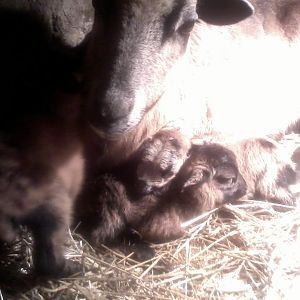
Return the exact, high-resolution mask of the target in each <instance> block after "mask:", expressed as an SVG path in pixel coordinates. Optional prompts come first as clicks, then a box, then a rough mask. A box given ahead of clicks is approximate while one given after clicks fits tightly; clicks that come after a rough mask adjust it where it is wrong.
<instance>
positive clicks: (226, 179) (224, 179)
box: [215, 176, 236, 185]
mask: <svg viewBox="0 0 300 300" xmlns="http://www.w3.org/2000/svg"><path fill="white" fill-rule="evenodd" d="M215 180H216V181H217V182H218V183H219V184H223V185H232V184H233V183H235V181H236V178H235V177H225V176H217V177H216V178H215Z"/></svg>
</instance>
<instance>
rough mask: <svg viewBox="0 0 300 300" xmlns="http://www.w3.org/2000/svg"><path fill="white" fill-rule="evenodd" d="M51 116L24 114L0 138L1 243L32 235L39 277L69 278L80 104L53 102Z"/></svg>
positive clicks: (65, 99) (79, 170)
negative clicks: (67, 245) (22, 233)
mask: <svg viewBox="0 0 300 300" xmlns="http://www.w3.org/2000/svg"><path fill="white" fill-rule="evenodd" d="M57 101H58V102H57V103H59V105H58V107H59V109H57V110H56V111H55V112H53V111H52V112H48V113H47V114H46V115H40V116H36V115H29V114H26V115H25V116H24V118H23V119H21V120H17V121H15V122H16V124H15V125H16V126H14V127H10V128H9V130H8V129H7V128H6V129H4V128H1V131H0V132H1V133H0V138H1V141H0V173H1V176H0V239H1V240H2V241H6V242H11V241H13V240H14V238H15V237H16V234H17V229H18V226H19V225H25V226H27V227H28V228H29V229H30V230H31V231H32V234H33V238H34V252H33V261H34V267H35V271H36V272H37V273H38V274H39V275H45V276H61V275H63V274H70V272H74V270H72V267H71V266H72V263H69V262H67V261H66V260H65V258H64V254H63V253H64V249H63V245H64V242H65V239H66V235H67V230H68V227H69V226H70V223H71V218H72V208H73V202H74V200H75V197H76V196H77V194H78V193H79V190H80V188H81V182H82V180H83V166H84V163H83V158H82V145H81V142H80V138H79V128H78V121H79V119H78V111H79V103H80V100H79V99H78V98H73V96H71V97H70V96H69V95H66V94H61V95H58V96H57Z"/></svg>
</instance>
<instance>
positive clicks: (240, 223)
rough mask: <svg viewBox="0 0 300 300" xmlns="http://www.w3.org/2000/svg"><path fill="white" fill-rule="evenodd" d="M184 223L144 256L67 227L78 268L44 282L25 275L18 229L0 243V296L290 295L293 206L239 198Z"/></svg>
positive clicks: (293, 294)
mask: <svg viewBox="0 0 300 300" xmlns="http://www.w3.org/2000/svg"><path fill="white" fill-rule="evenodd" d="M288 142H289V141H287V143H288ZM299 171H300V169H299ZM299 174H300V172H299ZM299 177H300V176H299ZM298 191H299V189H298V186H295V193H296V192H298ZM299 198H300V197H299ZM299 201H300V199H299ZM186 229H187V235H186V237H185V238H182V239H181V240H178V241H175V242H172V243H167V244H162V245H156V246H154V248H155V251H156V256H155V257H154V258H153V259H152V260H150V261H148V262H145V263H138V262H136V261H134V260H133V259H132V258H131V255H128V256H124V254H123V253H122V252H120V251H119V250H118V249H111V248H107V247H105V246H103V247H102V248H101V249H97V251H95V250H94V249H92V247H90V246H89V245H88V243H87V242H85V241H84V240H82V239H81V237H80V236H78V235H76V234H75V233H70V238H69V241H68V249H67V255H66V256H67V258H68V259H72V260H74V261H77V262H78V263H79V264H80V265H81V266H82V273H83V274H81V275H78V276H74V277H72V278H65V279H61V280H57V281H47V282H37V281H34V280H33V278H31V277H30V275H28V270H29V267H30V266H31V239H30V237H29V236H28V234H27V233H26V232H23V233H22V235H21V237H20V240H19V241H16V243H15V244H14V245H12V246H11V247H10V248H5V247H3V249H0V255H1V254H4V255H1V256H0V287H1V289H0V299H1V300H2V299H34V300H35V299H41V300H43V299H68V300H69V299H78V300H79V299H222V300H223V299H226V300H227V299H266V300H276V299H298V295H299V294H300V256H299V253H300V207H286V206H282V205H278V204H272V203H267V202H263V201H259V200H255V201H254V200H247V201H242V202H240V203H239V204H238V205H227V206H225V207H223V208H222V209H219V210H217V211H214V212H211V213H210V214H209V217H208V218H207V219H206V220H205V221H203V219H202V220H201V219H200V220H198V221H196V222H195V223H193V224H191V225H189V226H188V227H187V228H186ZM7 255H8V256H7ZM7 257H8V258H7ZM16 271H18V272H17V273H16Z"/></svg>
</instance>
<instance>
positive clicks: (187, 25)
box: [177, 19, 197, 35]
mask: <svg viewBox="0 0 300 300" xmlns="http://www.w3.org/2000/svg"><path fill="white" fill-rule="evenodd" d="M196 21H197V19H191V20H188V21H185V22H184V23H183V24H182V25H180V26H179V27H178V29H177V32H178V33H180V34H182V35H189V34H190V33H191V31H192V30H193V28H194V25H195V22H196Z"/></svg>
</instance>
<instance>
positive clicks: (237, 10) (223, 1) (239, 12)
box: [197, 0, 254, 25]
mask: <svg viewBox="0 0 300 300" xmlns="http://www.w3.org/2000/svg"><path fill="white" fill-rule="evenodd" d="M197 13H198V16H199V18H200V19H202V20H203V21H205V22H207V23H209V24H213V25H231V24H235V23H238V22H240V21H242V20H244V19H246V18H248V17H250V16H251V15H252V14H253V13H254V7H253V5H252V4H251V3H250V2H249V1H248V0H198V2H197Z"/></svg>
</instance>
